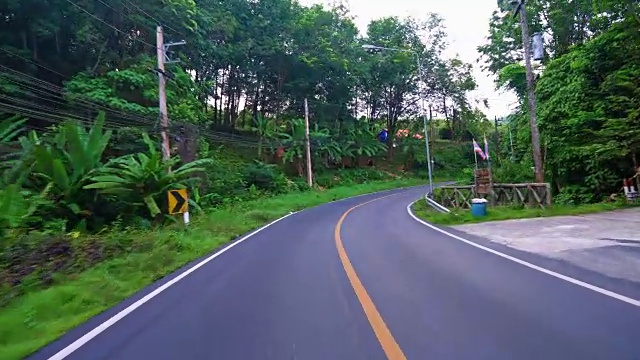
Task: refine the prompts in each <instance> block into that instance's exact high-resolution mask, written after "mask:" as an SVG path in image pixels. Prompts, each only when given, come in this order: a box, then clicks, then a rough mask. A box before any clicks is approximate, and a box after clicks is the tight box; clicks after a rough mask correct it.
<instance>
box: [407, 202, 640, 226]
mask: <svg viewBox="0 0 640 360" xmlns="http://www.w3.org/2000/svg"><path fill="white" fill-rule="evenodd" d="M639 205H640V204H638V203H635V204H630V203H626V202H611V203H597V204H587V205H577V206H568V205H555V206H552V207H550V208H548V209H539V208H535V209H533V208H531V209H530V208H516V207H510V206H497V207H493V208H491V207H489V208H488V209H487V216H485V217H481V218H476V217H473V216H472V215H471V211H470V210H454V211H452V212H451V213H449V214H443V213H440V212H438V211H436V210H434V209H433V208H432V207H431V206H429V204H427V203H426V201H424V200H423V199H420V200H418V201H417V202H416V203H414V204H413V208H412V210H413V212H414V214H415V215H416V216H417V217H419V218H420V219H422V220H424V221H427V222H430V223H433V224H439V225H461V224H472V223H480V222H487V221H499V220H513V219H529V218H537V217H549V216H562V215H584V214H590V213H597V212H603V211H611V210H618V209H624V208H630V207H637V206H639Z"/></svg>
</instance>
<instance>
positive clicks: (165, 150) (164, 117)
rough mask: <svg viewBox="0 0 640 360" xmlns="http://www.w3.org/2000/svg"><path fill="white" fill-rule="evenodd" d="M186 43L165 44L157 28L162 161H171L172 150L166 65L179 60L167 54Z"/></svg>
mask: <svg viewBox="0 0 640 360" xmlns="http://www.w3.org/2000/svg"><path fill="white" fill-rule="evenodd" d="M184 44H186V42H185V41H179V42H177V43H169V44H165V43H164V34H163V31H162V26H158V27H156V53H157V56H158V68H157V69H156V72H157V73H158V105H159V108H160V136H161V137H162V159H163V160H165V161H166V160H169V159H170V158H171V148H170V146H169V135H168V134H167V130H168V129H169V114H167V90H166V87H167V77H169V78H170V77H171V75H170V74H168V73H167V72H166V71H165V68H164V65H165V64H170V63H175V62H178V60H171V59H169V56H168V55H167V52H168V50H169V48H170V47H171V46H176V45H184Z"/></svg>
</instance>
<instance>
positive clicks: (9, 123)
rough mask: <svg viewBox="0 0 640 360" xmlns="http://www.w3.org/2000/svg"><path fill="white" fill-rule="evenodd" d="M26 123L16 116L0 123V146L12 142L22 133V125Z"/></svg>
mask: <svg viewBox="0 0 640 360" xmlns="http://www.w3.org/2000/svg"><path fill="white" fill-rule="evenodd" d="M26 121H27V119H22V118H20V117H19V116H18V115H15V116H11V117H9V118H7V119H4V120H2V121H0V144H6V143H8V142H10V141H13V140H14V139H15V138H16V137H17V136H18V135H19V134H20V132H22V125H24V123H25V122H26Z"/></svg>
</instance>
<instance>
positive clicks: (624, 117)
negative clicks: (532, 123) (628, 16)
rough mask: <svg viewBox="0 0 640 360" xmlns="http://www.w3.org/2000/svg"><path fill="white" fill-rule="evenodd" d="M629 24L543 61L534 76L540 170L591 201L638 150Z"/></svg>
mask: <svg viewBox="0 0 640 360" xmlns="http://www.w3.org/2000/svg"><path fill="white" fill-rule="evenodd" d="M637 29H638V24H637V23H635V22H632V21H626V22H623V23H619V24H616V25H614V26H613V27H612V28H611V29H610V30H609V31H607V32H605V33H603V34H602V35H600V36H599V37H597V38H595V39H593V40H591V41H589V42H587V43H585V44H583V45H582V46H580V47H577V48H576V49H575V50H573V51H572V52H570V53H569V54H567V55H564V56H562V57H560V58H558V59H556V60H554V61H553V62H551V63H550V64H549V66H548V68H547V70H546V72H545V74H544V76H543V77H542V78H541V79H540V82H539V85H538V98H539V100H540V106H539V117H540V129H541V133H542V135H543V136H544V139H545V143H546V144H547V145H546V150H547V152H546V154H547V155H546V157H547V172H548V173H549V174H550V175H551V176H552V177H553V180H554V182H555V183H556V184H557V186H558V190H559V191H560V192H561V193H562V194H565V195H563V196H564V197H567V198H570V199H582V200H590V201H595V200H599V199H600V198H601V197H602V196H606V195H608V194H609V193H611V192H615V191H616V190H617V189H618V188H619V182H620V180H621V179H622V178H623V177H625V176H626V177H629V176H630V175H632V174H633V173H634V172H635V170H634V165H635V166H637V163H635V164H634V161H636V160H635V159H636V156H637V154H638V153H640V135H639V132H638V131H637V129H638V122H639V121H640V112H639V111H638V110H637V109H639V108H640V91H638V89H639V88H640V61H639V60H638V59H640V39H639V38H638V37H637ZM623 49H624V50H623ZM565 187H567V188H566V189H564V188H565ZM580 194H581V195H580ZM571 201H574V200H571Z"/></svg>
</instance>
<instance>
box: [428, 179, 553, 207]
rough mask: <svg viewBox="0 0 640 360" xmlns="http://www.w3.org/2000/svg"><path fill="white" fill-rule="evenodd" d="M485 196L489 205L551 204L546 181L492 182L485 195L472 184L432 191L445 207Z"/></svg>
mask: <svg viewBox="0 0 640 360" xmlns="http://www.w3.org/2000/svg"><path fill="white" fill-rule="evenodd" d="M473 198H485V199H487V200H488V201H489V205H490V206H503V205H514V206H524V207H540V208H543V209H544V208H545V207H547V206H550V205H551V188H550V186H549V184H548V183H541V184H540V183H527V184H493V186H492V187H491V189H490V191H489V193H488V194H487V195H484V194H478V193H477V191H476V187H475V186H474V185H467V186H455V185H453V186H442V187H439V188H437V189H435V191H434V200H435V201H437V202H438V203H440V204H441V205H443V206H444V207H447V208H463V209H468V208H470V207H471V199H473Z"/></svg>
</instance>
